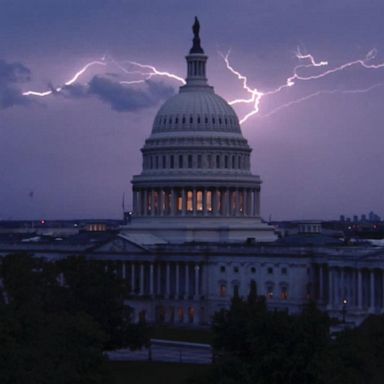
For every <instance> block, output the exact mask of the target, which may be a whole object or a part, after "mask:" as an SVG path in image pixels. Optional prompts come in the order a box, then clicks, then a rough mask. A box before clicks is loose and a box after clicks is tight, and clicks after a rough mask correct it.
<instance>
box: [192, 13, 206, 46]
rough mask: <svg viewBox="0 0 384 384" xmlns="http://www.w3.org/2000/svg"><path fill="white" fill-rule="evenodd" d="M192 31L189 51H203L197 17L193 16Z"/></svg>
mask: <svg viewBox="0 0 384 384" xmlns="http://www.w3.org/2000/svg"><path fill="white" fill-rule="evenodd" d="M192 31H193V46H192V48H191V50H190V51H189V53H204V51H203V48H201V45H200V36H199V33H200V23H199V19H198V18H197V17H196V16H195V22H194V23H193V26H192Z"/></svg>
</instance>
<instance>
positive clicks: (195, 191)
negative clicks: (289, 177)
mask: <svg viewBox="0 0 384 384" xmlns="http://www.w3.org/2000/svg"><path fill="white" fill-rule="evenodd" d="M133 207H134V214H135V215H137V216H188V215H191V216H197V215H200V216H231V217H232V216H251V217H254V216H259V213H260V187H257V188H236V187H234V188H232V187H223V188H202V187H179V188H177V187H172V188H137V187H136V188H134V189H133Z"/></svg>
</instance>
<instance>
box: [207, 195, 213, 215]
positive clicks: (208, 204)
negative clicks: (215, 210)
mask: <svg viewBox="0 0 384 384" xmlns="http://www.w3.org/2000/svg"><path fill="white" fill-rule="evenodd" d="M206 204H207V212H210V213H211V212H212V191H207V195H206Z"/></svg>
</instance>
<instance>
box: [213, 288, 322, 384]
mask: <svg viewBox="0 0 384 384" xmlns="http://www.w3.org/2000/svg"><path fill="white" fill-rule="evenodd" d="M253 291H254V290H251V294H250V296H249V297H248V299H247V301H244V300H241V299H235V300H233V302H232V305H231V308H230V309H229V310H222V311H220V312H218V313H217V314H216V315H215V317H214V321H213V330H214V334H215V338H214V348H215V350H216V351H217V353H218V365H217V369H216V370H215V373H214V374H213V377H214V378H216V380H215V381H216V382H220V383H221V382H225V383H232V382H233V383H237V382H242V383H243V382H244V383H263V384H264V383H271V384H272V383H273V384H278V383H284V384H287V383H288V384H289V383H298V382H300V383H319V380H318V379H317V377H318V375H319V369H321V367H320V366H319V365H318V364H317V362H318V361H319V360H320V359H321V356H322V354H323V353H324V351H325V350H326V348H327V346H328V342H329V333H328V329H329V323H328V318H327V317H326V316H324V315H323V314H322V313H321V312H320V311H318V310H317V309H316V307H315V306H314V305H313V304H311V305H308V307H306V308H305V309H304V311H303V313H302V314H300V315H296V316H291V315H289V314H288V312H286V311H268V310H267V307H266V303H265V300H264V298H257V299H256V298H255V292H253Z"/></svg>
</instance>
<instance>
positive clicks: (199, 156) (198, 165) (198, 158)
mask: <svg viewBox="0 0 384 384" xmlns="http://www.w3.org/2000/svg"><path fill="white" fill-rule="evenodd" d="M201 163H202V161H201V155H197V168H201Z"/></svg>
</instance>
